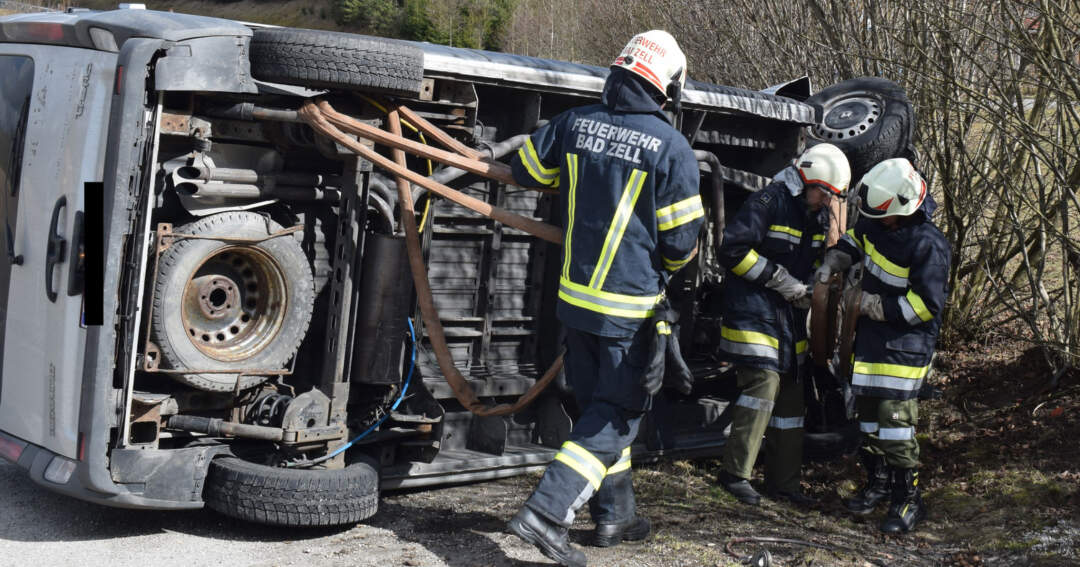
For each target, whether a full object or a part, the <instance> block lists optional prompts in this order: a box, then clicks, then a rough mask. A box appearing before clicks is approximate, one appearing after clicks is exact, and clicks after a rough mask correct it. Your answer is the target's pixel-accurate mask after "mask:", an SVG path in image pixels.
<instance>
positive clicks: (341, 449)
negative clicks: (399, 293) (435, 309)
mask: <svg viewBox="0 0 1080 567" xmlns="http://www.w3.org/2000/svg"><path fill="white" fill-rule="evenodd" d="M406 321H408V323H409V337H410V339H411V340H412V355H411V356H410V357H409V372H408V374H406V376H405V386H404V387H402V388H401V395H399V396H398V399H397V400H396V401H395V402H394V405H392V406H390V411H388V412H386V415H384V416H382V418H381V419H379V421H376V422H375V424H374V425H372V426H371V427H369V428H367V430H366V431H364V432H363V433H361V434H360V435H358V436H357V437H356V438H355V439H353V440H352V441H349V442H348V443H346V444H344V445H342V446H341V447H338V448H337V449H335V450H334V451H333V452H332V453H330V454H328V455H323V456H322V457H319V458H317V459H313V460H311V461H309V462H306V463H297V464H296V465H293V466H311V465H317V464H319V463H321V462H323V461H329V460H330V459H333V458H334V457H336V456H338V455H340V454H341V453H342V452H344V451H345V450H346V449H348V448H349V447H352V446H353V444H354V443H356V442H357V441H359V440H361V439H363V438H364V437H367V436H368V434H370V433H371V432H372V431H375V430H376V429H378V427H379V426H380V425H382V424H383V422H384V421H386V419H387V418H388V417H390V412H392V411H394V410H396V409H397V407H398V405H399V404H401V400H404V399H405V392H407V391H409V383H410V382H411V381H412V375H413V370H414V369H415V368H416V330H415V329H413V324H412V319H406Z"/></svg>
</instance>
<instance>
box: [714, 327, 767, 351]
mask: <svg viewBox="0 0 1080 567" xmlns="http://www.w3.org/2000/svg"><path fill="white" fill-rule="evenodd" d="M720 336H721V337H723V338H725V339H727V340H729V341H735V342H737V343H749V344H754V345H765V346H770V347H772V348H775V349H778V348H780V341H779V340H778V339H776V338H774V337H770V336H769V335H766V334H765V333H759V332H757V331H740V330H738V329H731V328H729V327H724V326H721V327H720Z"/></svg>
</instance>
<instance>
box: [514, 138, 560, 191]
mask: <svg viewBox="0 0 1080 567" xmlns="http://www.w3.org/2000/svg"><path fill="white" fill-rule="evenodd" d="M518 157H519V158H521V163H522V164H523V165H524V166H525V169H526V170H528V172H529V175H531V176H532V177H533V179H535V180H536V181H538V182H540V183H543V184H544V185H551V184H552V183H555V182H557V181H558V179H559V168H557V167H544V162H543V161H541V160H540V155H539V154H537V153H536V148H535V147H534V146H533V143H532V138H526V139H525V145H524V146H522V147H521V148H519V149H518Z"/></svg>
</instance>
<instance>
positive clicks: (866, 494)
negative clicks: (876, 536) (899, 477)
mask: <svg viewBox="0 0 1080 567" xmlns="http://www.w3.org/2000/svg"><path fill="white" fill-rule="evenodd" d="M860 456H861V457H862V464H863V468H865V469H866V484H865V485H863V487H862V489H861V490H859V492H858V494H856V495H855V496H854V497H853V498H851V499H850V500H846V501H845V502H844V505H845V506H847V509H848V510H850V511H851V512H853V513H855V514H859V515H860V516H862V515H865V514H869V513H870V512H873V511H874V508H877V505H878V504H880V503H881V502H882V501H884V500H885V498H887V497H888V496H889V470H888V469H887V468H886V467H885V456H884V455H874V454H872V453H868V452H866V451H863V452H862V454H861V455H860Z"/></svg>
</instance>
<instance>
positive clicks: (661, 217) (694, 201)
mask: <svg viewBox="0 0 1080 567" xmlns="http://www.w3.org/2000/svg"><path fill="white" fill-rule="evenodd" d="M703 216H705V208H704V206H702V204H701V195H694V196H693V197H690V198H688V199H683V200H682V201H679V202H678V203H675V204H674V205H668V206H666V207H664V208H661V209H657V210H656V220H657V221H658V222H659V224H658V225H657V228H658V229H659V230H671V229H673V228H675V227H678V226H682V225H684V224H686V223H688V222H690V221H692V220H695V219H699V218H701V217H703Z"/></svg>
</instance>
